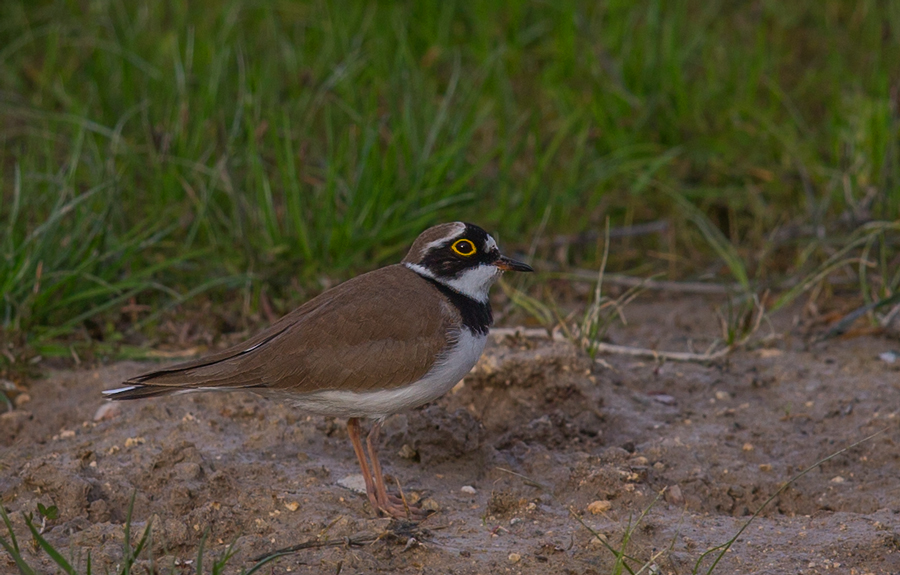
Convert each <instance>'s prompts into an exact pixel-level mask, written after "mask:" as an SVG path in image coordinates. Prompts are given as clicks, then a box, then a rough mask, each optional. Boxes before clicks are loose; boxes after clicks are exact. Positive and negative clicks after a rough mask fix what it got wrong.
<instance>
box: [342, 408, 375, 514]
mask: <svg viewBox="0 0 900 575" xmlns="http://www.w3.org/2000/svg"><path fill="white" fill-rule="evenodd" d="M347 434H348V435H349V436H350V443H352V444H353V451H355V452H356V458H357V459H358V460H359V468H360V470H361V471H362V476H363V481H365V482H366V495H368V496H369V503H371V504H372V507H374V508H375V509H378V508H380V507H381V506H380V505H379V504H378V498H377V496H376V494H377V492H376V491H375V482H374V481H373V480H372V473H371V472H370V471H369V463H368V462H367V461H366V454H365V452H364V451H363V446H362V441H361V440H360V437H359V435H360V434H359V419H357V418H355V417H351V418H350V419H349V420H347Z"/></svg>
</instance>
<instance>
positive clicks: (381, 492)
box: [103, 222, 534, 520]
mask: <svg viewBox="0 0 900 575" xmlns="http://www.w3.org/2000/svg"><path fill="white" fill-rule="evenodd" d="M505 271H516V272H532V271H534V270H533V269H532V268H531V266H529V265H527V264H525V263H523V262H520V261H516V260H513V259H511V258H509V257H506V256H504V255H503V254H501V253H500V250H499V248H498V246H497V242H496V241H495V240H494V238H493V237H491V235H490V234H488V233H487V232H486V231H485V230H484V229H482V228H480V227H479V226H477V225H474V224H471V223H466V222H450V223H444V224H439V225H436V226H433V227H430V228H428V229H426V230H425V231H423V232H422V233H421V234H420V235H419V236H418V237H417V238H416V240H415V241H414V242H413V244H412V246H411V247H410V249H409V252H408V253H407V254H406V257H404V258H403V260H402V261H401V262H400V263H399V264H392V265H388V266H385V267H382V268H378V269H375V270H373V271H370V272H368V273H364V274H362V275H359V276H356V277H354V278H352V279H349V280H347V281H345V282H343V283H341V284H338V285H337V286H334V287H332V288H331V289H328V290H326V291H324V292H322V293H321V294H320V295H318V296H316V297H314V298H313V299H311V300H309V301H307V302H306V303H304V304H303V305H301V306H300V307H298V308H297V309H295V310H294V311H292V312H290V313H288V314H287V315H285V316H284V317H282V318H281V319H279V320H277V321H276V322H275V323H273V324H272V325H271V326H269V327H268V328H267V329H265V330H263V331H262V332H260V333H258V334H257V335H256V336H254V337H252V338H250V339H248V340H247V341H245V342H243V343H239V344H237V345H234V346H232V347H229V348H228V349H225V350H223V351H219V352H217V353H213V354H211V355H208V356H206V357H201V358H199V359H195V360H191V361H187V362H184V363H179V364H177V365H173V366H171V367H165V368H163V369H157V370H154V371H150V372H148V373H144V374H141V375H138V376H136V377H132V378H130V379H128V380H126V381H124V382H123V384H122V385H123V387H119V388H117V389H110V390H106V391H104V392H103V395H104V396H105V397H107V398H108V399H111V400H132V399H144V398H150V397H157V396H164V395H174V394H181V393H187V392H195V391H235V390H245V391H251V392H256V393H258V394H261V395H264V396H269V397H272V398H275V399H280V400H284V401H286V402H288V403H291V404H293V405H294V406H295V407H296V408H298V409H300V410H302V411H303V412H306V413H308V414H313V415H324V416H331V417H337V418H345V419H346V420H347V432H348V435H349V438H350V442H351V444H352V446H353V450H354V452H355V454H356V458H357V459H358V460H359V466H360V470H361V472H362V476H363V480H364V481H365V486H366V496H367V498H368V500H369V503H370V504H371V506H372V508H373V509H374V510H375V511H376V512H381V513H383V514H385V515H386V516H391V517H395V518H399V519H412V520H416V519H420V518H422V517H425V516H426V515H427V514H426V512H425V511H423V510H422V509H421V508H419V507H416V506H413V505H410V504H408V502H407V501H406V500H405V498H403V496H402V491H401V492H400V497H397V496H395V495H393V494H389V493H388V491H387V488H386V486H385V483H384V476H383V473H382V467H381V463H380V461H379V458H378V438H379V433H380V430H381V425H382V422H383V421H384V420H385V419H386V418H387V417H388V416H390V415H393V414H395V413H399V412H402V411H406V410H410V409H413V408H416V407H419V406H421V405H424V404H426V403H429V402H431V401H434V400H436V399H437V398H439V397H441V396H442V395H444V394H445V393H446V392H447V391H449V390H450V389H451V388H452V387H453V386H454V385H456V384H457V383H458V382H459V381H460V380H462V379H463V377H464V376H465V375H466V374H467V373H468V372H469V371H470V370H471V369H472V367H474V365H475V363H476V362H477V361H478V358H479V357H481V353H482V351H483V350H484V346H485V342H486V340H487V336H488V332H489V329H490V326H491V324H492V323H493V316H492V313H491V304H490V301H489V299H488V292H489V290H490V288H491V286H492V285H493V284H494V282H495V281H496V280H497V279H498V278H499V277H500V275H501V274H502V273H503V272H505ZM361 419H371V420H374V423H373V424H372V426H371V429H370V431H369V433H368V435H367V436H366V439H365V443H366V448H365V450H364V449H363V444H362V431H361V424H360V420H361Z"/></svg>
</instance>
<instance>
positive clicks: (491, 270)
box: [404, 263, 503, 303]
mask: <svg viewBox="0 0 900 575" xmlns="http://www.w3.org/2000/svg"><path fill="white" fill-rule="evenodd" d="M404 265H405V266H406V267H408V268H409V269H411V270H412V271H414V272H416V273H417V274H419V275H420V276H424V277H426V278H430V279H433V280H434V281H436V282H438V283H440V284H443V285H445V286H447V287H448V288H450V289H452V290H453V291H455V292H458V293H461V294H463V295H464V296H468V297H470V298H472V299H473V300H475V301H477V302H480V303H487V301H488V292H489V291H490V289H491V286H492V285H494V282H495V281H497V278H498V277H500V274H501V273H503V272H501V271H500V268H498V267H497V266H493V265H490V264H481V265H479V266H477V267H474V268H471V269H467V270H466V271H464V272H463V273H462V274H460V276H459V277H457V278H440V277H437V276H435V275H434V274H433V273H431V271H430V270H429V269H427V268H425V267H423V266H420V265H419V264H413V263H406V264H404Z"/></svg>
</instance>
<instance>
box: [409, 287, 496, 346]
mask: <svg viewBox="0 0 900 575" xmlns="http://www.w3.org/2000/svg"><path fill="white" fill-rule="evenodd" d="M418 275H419V277H421V278H422V279H424V280H427V281H428V282H431V284H432V285H434V287H436V288H437V289H438V290H439V291H440V292H441V293H442V294H444V295H445V296H447V299H449V300H450V303H452V304H453V307H455V308H456V309H457V310H459V315H460V316H461V317H462V323H463V325H464V326H466V327H467V328H469V331H471V332H472V333H473V334H475V335H487V334H488V331H490V327H491V324H492V323H494V316H493V314H492V313H491V304H490V302H487V301H486V302H484V303H482V302H480V301H476V300H474V299H472V298H470V297H469V296H467V295H464V294H461V293H459V292H458V291H456V290H454V289H453V288H450V287H448V286H446V285H444V284H442V283H441V282H439V281H437V280H436V279H434V278H430V277H428V276H424V275H421V274H418Z"/></svg>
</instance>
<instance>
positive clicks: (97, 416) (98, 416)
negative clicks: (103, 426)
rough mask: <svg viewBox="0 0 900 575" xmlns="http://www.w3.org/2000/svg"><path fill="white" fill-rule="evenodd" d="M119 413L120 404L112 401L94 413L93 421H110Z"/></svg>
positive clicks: (120, 409)
mask: <svg viewBox="0 0 900 575" xmlns="http://www.w3.org/2000/svg"><path fill="white" fill-rule="evenodd" d="M121 411H122V404H121V403H114V402H112V401H109V402H106V403H104V404H102V405H101V406H100V407H98V408H97V411H95V412H94V421H105V420H107V419H112V418H113V417H115V416H117V415H119V413H120V412H121Z"/></svg>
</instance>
